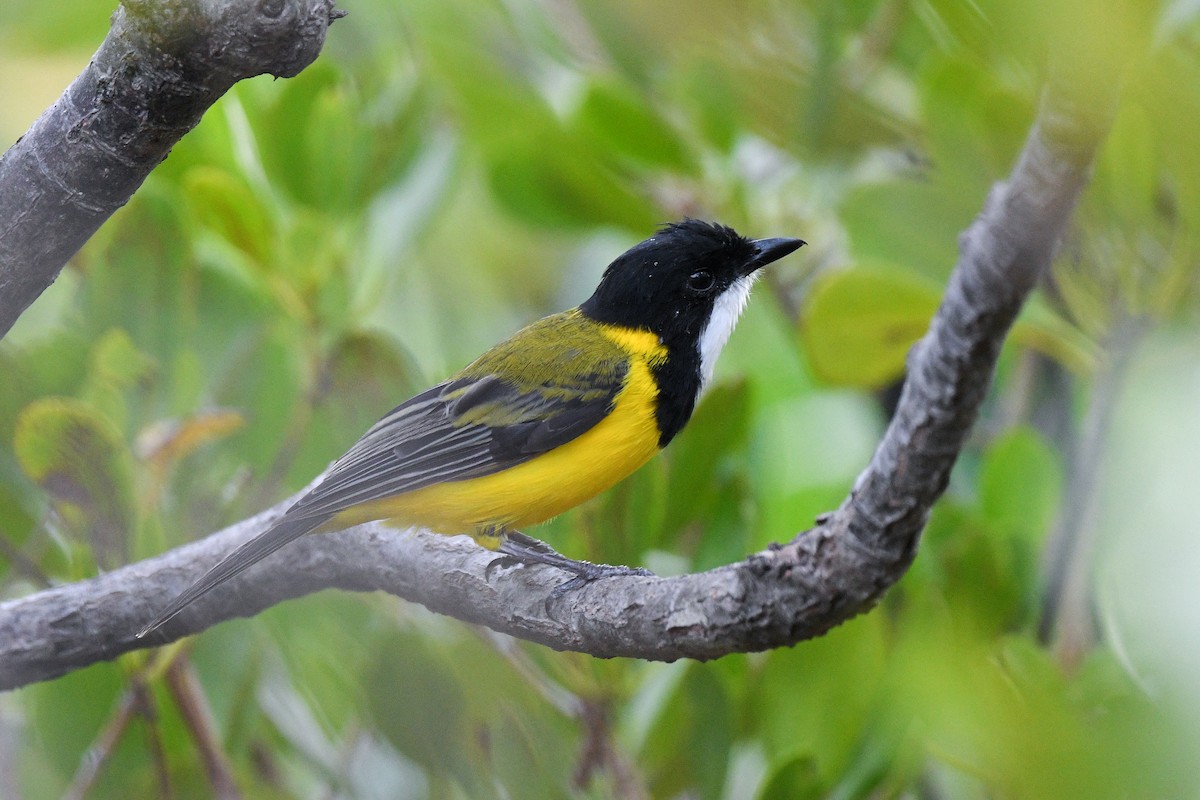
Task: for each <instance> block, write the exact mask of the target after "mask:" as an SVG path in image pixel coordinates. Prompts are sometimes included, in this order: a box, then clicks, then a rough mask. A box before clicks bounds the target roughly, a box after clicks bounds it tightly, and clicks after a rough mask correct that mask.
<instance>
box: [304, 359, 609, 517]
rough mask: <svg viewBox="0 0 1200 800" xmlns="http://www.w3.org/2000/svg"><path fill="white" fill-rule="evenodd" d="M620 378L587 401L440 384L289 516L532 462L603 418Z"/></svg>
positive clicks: (357, 448)
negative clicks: (534, 458)
mask: <svg viewBox="0 0 1200 800" xmlns="http://www.w3.org/2000/svg"><path fill="white" fill-rule="evenodd" d="M616 377H617V378H618V380H616V381H613V382H612V384H611V385H610V386H607V387H605V389H606V391H601V392H597V391H596V389H597V387H595V386H589V387H588V390H587V395H586V398H585V397H584V393H583V392H580V393H579V395H578V396H575V397H573V396H571V393H570V392H569V391H567V392H564V391H563V390H561V389H560V390H559V391H558V392H557V394H556V396H555V398H554V399H548V398H547V396H546V395H545V394H544V393H542V392H538V391H525V392H522V391H520V390H518V389H517V388H515V387H513V386H512V385H511V384H508V383H506V382H505V381H503V380H501V379H499V378H497V377H495V376H493V375H488V376H484V377H481V378H460V379H458V380H452V381H447V382H446V383H443V384H439V385H438V386H434V387H433V388H432V389H429V390H428V391H426V392H423V393H421V394H419V395H417V396H416V397H413V398H412V399H411V400H408V401H407V402H405V403H403V404H401V405H400V406H397V407H396V408H395V409H393V410H392V411H391V413H389V414H388V415H387V416H385V417H384V418H383V419H381V420H379V422H377V423H375V425H373V426H372V427H371V428H370V429H369V430H368V431H367V432H366V433H365V434H364V435H363V437H362V438H361V439H359V440H358V441H357V442H356V443H355V444H354V446H353V447H351V448H350V450H349V451H347V453H346V454H345V455H344V456H342V457H341V458H340V459H338V460H337V461H336V462H335V463H334V465H333V467H332V468H331V469H330V471H329V474H328V475H326V476H325V479H324V480H323V481H321V483H320V484H319V485H318V486H316V487H315V488H314V489H313V490H312V491H311V492H310V493H309V494H307V495H305V496H304V497H303V498H301V499H300V500H299V501H297V503H296V504H295V505H294V506H292V508H290V509H289V510H288V515H289V516H292V515H296V516H304V517H308V516H328V515H331V514H336V513H337V512H339V511H343V510H345V509H347V508H350V507H352V506H354V505H357V504H359V503H365V502H369V501H371V500H378V499H382V498H385V497H391V496H394V495H397V494H401V493H403V492H409V491H414V490H416V489H420V488H423V487H425V486H431V485H433V484H435V483H444V482H448V481H459V480H466V479H468V478H476V477H481V476H483V475H490V474H492V473H495V472H499V471H500V470H502V469H506V468H508V467H511V466H514V465H516V464H519V463H521V462H523V461H528V460H529V459H531V458H533V457H535V456H537V455H540V454H541V453H544V452H546V451H548V450H552V449H553V448H555V447H558V446H560V445H562V444H565V443H566V442H569V441H570V440H572V439H574V438H576V437H577V436H579V435H580V434H582V433H584V432H585V431H587V430H588V429H590V428H592V427H593V426H595V425H596V423H598V422H599V421H600V420H602V419H603V418H604V417H605V416H606V415H607V414H608V412H609V410H610V409H611V408H612V404H613V402H614V400H615V398H616V395H617V393H618V392H619V391H620V388H621V381H620V378H622V377H623V376H621V375H619V376H616ZM564 395H565V396H564ZM465 419H466V420H470V421H464V420H465ZM497 423H499V424H497Z"/></svg>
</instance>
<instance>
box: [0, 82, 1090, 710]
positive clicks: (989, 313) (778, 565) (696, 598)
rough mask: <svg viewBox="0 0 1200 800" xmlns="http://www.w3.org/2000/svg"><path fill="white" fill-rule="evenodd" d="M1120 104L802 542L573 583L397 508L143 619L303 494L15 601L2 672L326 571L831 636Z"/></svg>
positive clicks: (899, 520) (955, 308) (436, 601)
mask: <svg viewBox="0 0 1200 800" xmlns="http://www.w3.org/2000/svg"><path fill="white" fill-rule="evenodd" d="M1108 111H1109V109H1108V108H1105V107H1099V108H1098V107H1097V106H1096V104H1095V103H1094V98H1093V102H1090V103H1089V104H1088V105H1087V106H1086V107H1082V106H1080V107H1077V106H1075V105H1074V104H1073V103H1072V102H1071V100H1070V98H1069V97H1067V96H1065V95H1059V94H1056V93H1055V92H1053V91H1050V92H1048V93H1047V96H1046V98H1045V99H1044V101H1043V105H1042V109H1041V111H1040V113H1039V116H1038V119H1037V122H1036V124H1035V126H1034V128H1033V131H1032V133H1031V135H1030V137H1029V140H1028V142H1027V143H1026V146H1025V149H1024V151H1023V152H1022V154H1021V157H1020V160H1019V162H1018V164H1017V165H1016V167H1015V168H1014V169H1013V172H1012V175H1011V176H1010V178H1009V180H1008V181H1006V182H1004V183H1001V184H999V185H997V186H996V187H995V189H994V190H993V191H992V193H991V196H990V197H989V198H988V202H987V204H986V207H985V209H984V211H983V213H982V214H981V215H980V216H979V218H978V219H977V220H976V221H975V222H974V223H973V224H972V226H971V227H970V228H969V229H968V230H967V231H966V232H965V233H964V234H963V235H962V237H961V257H960V259H959V263H958V265H957V266H956V268H955V270H954V274H953V276H952V278H951V280H950V284H949V287H948V288H947V291H946V296H945V299H944V301H943V303H942V306H941V308H940V309H939V310H938V312H937V315H936V316H935V318H934V320H933V322H932V324H931V326H930V329H929V332H928V334H927V335H926V336H925V338H924V339H922V341H921V342H920V343H919V344H918V345H917V346H916V347H915V348H914V349H913V351H912V354H911V356H910V359H909V370H910V374H909V379H908V382H907V384H906V386H905V388H904V392H903V394H902V397H901V399H900V403H899V407H898V409H897V412H896V415H895V418H894V419H893V421H892V424H891V426H890V427H889V428H888V430H887V433H886V434H885V436H884V439H883V441H882V442H881V443H880V445H879V448H878V450H877V451H876V453H875V456H874V457H873V459H872V460H871V463H870V465H869V466H868V467H867V468H866V470H865V471H864V472H863V473H862V475H861V476H859V479H858V481H857V482H856V485H855V487H854V490H853V492H852V493H851V495H850V497H849V498H847V500H846V501H845V502H844V503H843V504H842V506H841V507H840V508H839V509H838V510H837V511H836V512H835V513H833V514H831V515H829V516H828V517H826V518H824V519H823V520H822V521H821V522H820V523H819V524H818V526H817V527H816V528H814V529H813V530H810V531H806V532H804V533H801V534H799V535H798V536H797V537H796V538H795V539H794V540H793V541H791V542H790V543H788V544H786V545H783V546H780V547H777V548H773V549H771V550H768V551H766V552H763V553H758V554H755V555H752V556H750V557H749V558H748V559H746V560H745V561H742V562H739V563H737V564H732V565H728V566H725V567H721V568H718V569H715V570H712V571H710V572H706V573H700V574H694V575H685V576H681V577H676V578H656V577H639V576H629V577H621V578H612V579H606V580H602V581H597V582H595V583H592V584H590V585H588V586H584V587H582V588H580V589H577V590H573V591H570V592H566V593H563V594H557V595H556V594H555V592H554V589H555V588H556V587H557V586H559V585H560V583H561V582H562V581H563V580H564V576H563V574H562V573H560V572H558V571H556V570H554V569H551V568H546V567H512V568H510V567H503V568H497V569H494V570H489V564H490V563H491V561H492V560H493V558H494V555H493V554H492V553H489V552H487V551H484V550H482V549H480V548H478V547H477V546H475V545H474V543H472V542H470V541H469V540H467V539H465V538H462V537H457V538H447V537H442V536H437V535H435V534H430V533H424V532H420V531H413V532H398V531H394V530H390V529H388V528H385V527H383V526H380V525H366V526H362V527H360V528H358V529H354V530H351V531H345V532H342V533H338V534H328V535H323V536H313V537H305V538H304V539H302V540H300V541H298V542H296V543H294V544H292V545H289V546H288V547H287V548H285V549H283V550H281V551H280V552H279V553H277V554H275V555H274V556H272V557H271V558H269V559H267V560H266V561H264V562H262V563H261V564H259V565H257V566H256V567H254V568H251V569H250V570H247V571H246V572H245V573H244V574H243V575H242V576H240V577H239V578H237V579H235V580H233V581H231V582H229V583H228V584H225V585H224V586H222V587H221V588H220V590H219V591H215V592H213V593H211V594H209V595H207V596H206V597H204V598H202V599H201V600H200V601H198V602H196V603H195V604H194V605H193V606H191V607H189V608H188V609H187V610H186V611H184V612H183V613H182V614H180V616H179V617H178V618H176V619H175V620H173V621H172V622H171V623H169V624H168V625H167V626H165V628H164V629H163V630H160V631H158V632H156V633H155V634H152V636H151V637H148V639H147V640H138V639H136V638H135V636H134V634H135V632H136V631H138V630H139V629H140V628H141V626H142V625H143V624H145V622H146V621H147V620H148V619H150V618H151V617H153V616H154V613H155V612H156V610H158V609H160V608H161V607H162V606H163V605H164V604H165V603H166V602H167V601H168V600H169V599H170V598H171V597H173V596H174V595H175V594H176V593H177V592H179V591H181V590H182V589H183V588H184V587H185V586H187V585H188V584H189V583H190V582H191V581H192V580H193V579H194V578H196V577H197V576H198V575H200V574H201V573H202V572H203V571H204V570H206V569H207V568H208V567H209V566H210V565H211V564H213V563H214V562H215V561H216V560H217V559H219V558H220V557H221V556H222V555H223V554H225V553H227V552H228V551H229V550H231V549H232V548H233V547H235V546H236V545H237V544H239V543H240V542H242V541H245V540H246V539H247V538H249V537H251V536H254V535H256V534H257V533H259V532H261V531H262V530H264V529H265V528H266V527H267V526H268V525H269V524H270V522H271V520H272V519H274V518H275V517H276V516H278V515H279V514H280V513H282V511H283V509H284V508H286V506H287V503H282V504H280V505H278V506H276V507H275V508H273V509H271V510H270V511H267V512H264V513H263V514H261V515H259V516H257V517H255V518H253V519H250V520H246V521H244V522H242V523H239V524H238V525H234V526H232V527H230V528H228V529H226V530H224V531H221V532H218V533H216V534H214V535H212V536H210V537H208V538H206V539H204V540H202V541H198V542H195V543H193V544H190V545H187V546H184V547H180V548H178V549H176V550H173V551H170V552H168V553H165V554H164V555H162V556H159V557H157V558H153V559H150V560H147V561H143V562H140V563H137V564H131V565H129V566H127V567H124V568H122V569H119V570H116V571H114V572H112V573H109V574H107V575H104V576H101V577H99V578H95V579H93V580H89V581H84V582H81V583H77V584H73V585H69V586H63V587H60V588H55V589H51V590H48V591H44V592H40V593H38V594H35V595H32V596H30V597H27V598H23V599H20V600H14V601H10V602H7V603H4V604H2V605H0V688H10V687H13V686H20V685H22V684H25V683H29V682H31V681H38V680H46V679H48V678H53V677H55V676H58V675H61V674H63V673H65V672H68V671H70V670H73V669H77V668H79V667H82V666H85V665H87V664H91V663H94V662H96V661H100V660H104V659H111V658H113V657H115V656H117V655H119V654H121V653H124V652H127V651H129V650H133V649H136V648H139V647H146V646H152V645H156V644H162V643H164V642H167V641H171V640H174V639H177V638H179V637H182V636H186V635H188V634H192V633H196V632H198V631H202V630H204V629H205V628H208V627H211V626H212V625H215V624H217V623H219V622H222V621H225V620H229V619H233V618H235V617H243V616H251V615H254V614H257V613H258V612H260V611H262V610H263V609H265V608H268V607H270V606H272V605H274V604H275V603H278V602H281V601H283V600H286V599H288V598H292V597H297V596H300V595H303V594H307V593H310V592H315V591H318V590H321V589H325V588H334V587H336V588H342V589H352V590H359V591H369V590H375V589H382V590H384V591H387V592H391V593H392V594H395V595H398V596H400V597H403V598H406V599H408V600H412V601H414V602H419V603H422V604H424V605H426V606H428V607H429V608H431V609H433V610H435V611H440V612H444V613H446V614H450V615H453V616H455V617H458V618H460V619H464V620H468V621H471V622H478V623H481V624H483V625H487V626H488V627H491V628H494V629H495V630H498V631H504V632H506V633H510V634H513V635H514V636H519V637H521V638H525V639H530V640H533V641H536V642H541V643H543V644H545V645H548V646H550V647H554V648H558V649H569V650H576V651H581V652H586V653H591V654H593V655H597V656H603V657H610V656H631V657H637V658H646V659H661V660H673V659H678V658H685V657H686V658H697V659H709V658H716V657H718V656H721V655H725V654H727V653H732V652H744V651H753V650H762V649H766V648H771V647H779V646H784V645H790V644H794V643H796V642H799V641H801V640H804V639H808V638H812V637H814V636H818V635H820V634H822V633H824V632H825V631H827V630H829V629H830V628H832V627H834V626H836V625H838V624H840V623H842V622H844V621H845V620H847V619H849V618H851V617H853V616H855V615H857V614H859V613H862V612H863V611H865V610H867V609H869V608H870V607H871V606H872V605H874V604H875V603H876V602H877V601H878V599H879V598H880V596H881V595H882V594H883V593H884V591H885V590H886V589H887V588H888V587H889V586H891V585H892V584H893V583H895V582H896V580H898V579H899V578H900V576H901V575H902V574H903V573H904V571H905V570H906V569H907V568H908V565H909V564H910V563H911V562H912V559H913V557H914V555H915V553H916V548H917V543H918V539H919V536H920V532H921V529H922V528H923V526H924V524H925V520H926V518H927V516H928V513H929V509H930V507H931V505H932V504H933V502H934V501H935V500H936V499H937V497H938V496H939V495H940V494H941V493H942V491H943V490H944V488H945V486H946V482H947V480H948V477H949V474H950V470H951V468H952V466H953V465H954V461H955V459H956V458H957V455H958V452H959V450H960V448H961V447H962V444H963V441H964V440H965V438H966V436H967V433H968V431H969V430H970V427H971V425H972V423H973V422H974V420H975V417H976V414H977V412H978V409H979V405H980V402H981V401H982V399H983V397H984V395H985V393H986V391H987V387H988V385H989V384H990V382H991V377H992V373H993V369H994V367H995V361H996V357H997V354H998V353H999V350H1000V346H1001V344H1002V342H1003V340H1004V337H1005V335H1006V333H1007V331H1008V329H1009V327H1010V326H1011V324H1012V322H1013V319H1014V318H1015V316H1016V314H1017V312H1018V311H1019V309H1020V307H1021V304H1022V302H1023V301H1024V299H1025V297H1026V296H1027V295H1028V293H1029V292H1030V290H1031V289H1032V288H1033V286H1034V285H1035V284H1036V282H1037V281H1038V279H1039V277H1040V276H1041V275H1042V273H1043V272H1044V270H1045V269H1046V268H1047V266H1048V264H1049V263H1050V260H1051V258H1052V256H1053V251H1054V248H1055V246H1056V243H1057V242H1058V240H1059V239H1060V237H1061V235H1062V233H1063V231H1064V229H1065V227H1066V225H1067V223H1068V220H1069V218H1070V214H1071V211H1072V209H1073V208H1074V206H1075V204H1076V201H1077V200H1078V198H1079V195H1080V193H1081V191H1082V189H1083V186H1084V184H1085V183H1086V180H1087V174H1088V170H1089V165H1090V163H1091V161H1092V157H1093V154H1094V152H1095V149H1096V146H1097V144H1098V143H1099V141H1100V139H1101V137H1102V136H1103V134H1104V132H1105V129H1106V123H1107V119H1108V117H1107V114H1108Z"/></svg>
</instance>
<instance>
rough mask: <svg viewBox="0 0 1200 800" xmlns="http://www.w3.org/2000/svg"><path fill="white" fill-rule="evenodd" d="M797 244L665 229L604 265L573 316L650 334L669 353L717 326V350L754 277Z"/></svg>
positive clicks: (712, 228) (719, 231) (707, 228)
mask: <svg viewBox="0 0 1200 800" xmlns="http://www.w3.org/2000/svg"><path fill="white" fill-rule="evenodd" d="M803 244H804V242H802V241H800V240H799V239H759V240H751V239H746V238H745V237H743V236H740V235H738V233H737V232H736V231H734V230H733V229H732V228H728V227H726V226H724V225H717V224H715V223H711V222H703V221H701V220H696V219H685V220H683V221H682V222H673V223H670V224H668V225H665V226H663V227H662V228H661V229H660V230H659V231H658V233H656V234H655V235H654V236H652V237H650V238H649V239H647V240H646V241H644V242H642V243H640V244H637V245H634V246H633V247H631V248H630V249H629V250H628V251H626V252H625V253H624V254H623V255H621V256H620V257H618V258H617V259H616V260H615V261H613V262H612V263H611V264H609V266H608V269H606V270H605V271H604V277H603V279H601V281H600V285H599V286H598V287H596V291H595V292H594V293H593V294H592V296H591V297H590V298H589V299H588V300H587V302H585V303H584V304H583V305H582V306H580V308H581V309H582V311H583V312H584V313H585V314H587V315H588V316H589V317H591V318H592V319H595V320H597V321H599V322H606V323H610V324H614V325H623V326H626V327H631V328H638V329H641V330H648V331H651V332H653V333H656V334H658V336H659V338H660V339H661V340H662V342H663V343H664V344H666V345H667V346H668V347H670V348H674V347H678V346H680V345H683V344H686V343H691V344H692V345H693V346H696V347H698V346H699V345H700V343H701V339H702V338H703V337H704V335H705V331H706V329H707V328H709V327H710V322H711V323H717V324H720V325H721V326H722V327H727V328H728V329H727V330H725V331H724V336H723V337H720V338H721V344H724V340H725V337H727V336H728V334H729V330H731V329H732V327H733V322H735V321H736V319H737V315H738V313H739V312H740V311H741V308H742V305H743V303H745V300H746V297H747V295H748V293H749V290H750V286H751V284H753V282H754V278H755V277H756V275H755V273H756V271H757V270H758V269H759V268H760V267H763V266H765V265H767V264H770V263H771V262H772V261H776V260H778V259H780V258H783V257H784V256H786V255H787V254H788V253H791V252H792V251H793V250H795V249H797V248H798V247H800V246H801V245H803ZM718 316H719V317H721V319H718V318H717V317H718ZM726 317H729V319H725V318H726ZM713 333H714V334H715V333H716V331H714V332H713ZM713 355H714V357H715V353H714V354H713ZM708 366H711V365H708Z"/></svg>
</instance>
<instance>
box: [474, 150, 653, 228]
mask: <svg viewBox="0 0 1200 800" xmlns="http://www.w3.org/2000/svg"><path fill="white" fill-rule="evenodd" d="M575 145H576V142H574V141H573V140H571V139H569V138H566V137H562V136H555V135H554V134H553V133H547V134H546V135H544V136H542V137H540V138H529V139H527V140H523V141H521V142H519V143H517V144H516V145H514V146H511V147H509V148H506V150H505V151H503V152H499V153H497V154H496V155H494V156H493V157H492V159H491V160H490V161H489V164H488V183H489V185H490V186H491V189H492V192H493V194H494V195H495V197H496V200H497V201H498V202H499V203H500V205H501V206H502V207H503V208H504V209H505V210H507V211H508V212H509V213H511V214H513V215H514V216H516V217H517V218H518V219H520V220H522V221H523V222H525V223H526V224H530V225H535V226H537V227H545V228H577V229H589V228H594V227H596V226H598V225H617V226H620V227H625V228H629V229H631V230H646V229H648V228H650V227H651V226H652V225H653V224H654V222H655V221H656V218H657V215H656V213H655V212H654V211H653V210H652V207H651V206H650V204H649V203H648V202H647V201H646V199H645V198H643V197H641V196H639V195H638V194H637V193H635V192H634V191H633V190H632V188H631V187H629V186H627V185H625V184H624V183H622V182H620V181H618V180H617V179H616V178H614V177H613V176H612V174H611V173H609V172H608V171H607V170H605V169H604V168H602V167H601V166H600V165H599V164H598V163H597V162H596V161H594V160H592V159H591V158H590V156H589V154H588V152H587V151H586V149H583V150H581V148H579V147H577V146H575Z"/></svg>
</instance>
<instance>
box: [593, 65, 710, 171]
mask: <svg viewBox="0 0 1200 800" xmlns="http://www.w3.org/2000/svg"><path fill="white" fill-rule="evenodd" d="M575 123H576V124H577V125H578V126H579V130H580V132H581V133H583V134H585V135H589V136H591V137H593V138H594V139H596V140H597V142H598V143H599V146H600V147H599V148H598V149H603V150H604V151H607V153H608V154H610V155H612V156H620V157H623V158H627V159H629V160H630V161H633V162H636V163H638V164H640V165H643V166H649V167H658V168H661V169H668V170H674V171H677V172H692V171H693V170H694V165H693V163H692V159H691V158H690V157H689V155H688V153H687V151H686V149H685V148H684V146H683V143H682V142H681V141H680V138H679V136H678V135H677V134H676V133H675V130H674V128H673V127H672V126H671V125H670V123H668V122H667V120H666V119H664V118H663V117H662V116H661V115H659V114H658V113H656V111H655V109H654V108H653V107H652V106H651V105H650V104H649V100H648V98H646V97H645V96H642V95H639V94H637V93H636V92H633V91H631V90H630V89H628V88H627V87H625V86H623V85H621V84H619V83H616V82H615V81H592V82H591V83H589V84H588V87H587V91H586V92H585V93H584V96H583V101H582V102H581V103H580V105H579V110H578V111H577V112H576V115H575Z"/></svg>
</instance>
